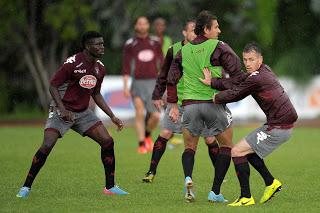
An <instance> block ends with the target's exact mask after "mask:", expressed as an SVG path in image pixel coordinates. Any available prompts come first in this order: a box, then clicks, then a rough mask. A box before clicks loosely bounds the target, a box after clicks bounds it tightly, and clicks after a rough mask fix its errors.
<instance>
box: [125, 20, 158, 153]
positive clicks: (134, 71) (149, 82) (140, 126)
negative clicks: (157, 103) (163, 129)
mask: <svg viewBox="0 0 320 213" xmlns="http://www.w3.org/2000/svg"><path fill="white" fill-rule="evenodd" d="M149 27H150V25H149V20H148V19H147V17H145V16H140V17H138V18H137V20H136V23H135V27H134V28H135V36H134V37H133V38H130V39H128V40H127V42H126V43H125V45H124V47H123V61H122V74H123V83H124V88H123V91H124V95H125V96H126V97H128V98H129V97H131V98H132V101H133V105H134V108H135V128H136V132H137V136H138V150H137V151H138V153H139V154H145V153H147V152H148V151H151V150H152V147H153V141H152V138H151V131H152V130H153V129H155V128H156V127H157V125H158V122H159V120H160V113H159V112H158V111H157V110H156V108H155V107H154V106H153V104H152V100H151V96H152V89H151V88H154V86H155V84H156V79H157V77H158V72H159V70H160V66H161V64H162V62H163V54H162V50H161V45H160V43H159V39H157V38H155V37H152V36H149ZM130 76H131V77H132V84H131V88H129V85H128V81H129V77H130ZM145 114H146V116H147V117H145ZM145 121H147V122H145Z"/></svg>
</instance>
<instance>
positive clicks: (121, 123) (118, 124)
mask: <svg viewBox="0 0 320 213" xmlns="http://www.w3.org/2000/svg"><path fill="white" fill-rule="evenodd" d="M111 121H112V122H113V123H114V124H115V125H117V127H118V129H117V131H121V130H122V129H123V126H124V124H123V122H122V120H120V119H119V118H117V117H116V116H113V117H112V118H111Z"/></svg>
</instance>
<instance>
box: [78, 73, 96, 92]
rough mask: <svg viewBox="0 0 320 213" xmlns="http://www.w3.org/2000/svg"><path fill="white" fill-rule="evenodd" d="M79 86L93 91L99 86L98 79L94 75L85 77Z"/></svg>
mask: <svg viewBox="0 0 320 213" xmlns="http://www.w3.org/2000/svg"><path fill="white" fill-rule="evenodd" d="M79 84H80V86H81V87H83V88H86V89H92V88H94V87H95V86H96V84H97V78H96V77H94V76H93V75H85V76H83V77H82V78H81V79H80V81H79Z"/></svg>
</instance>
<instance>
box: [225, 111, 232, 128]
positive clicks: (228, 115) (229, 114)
mask: <svg viewBox="0 0 320 213" xmlns="http://www.w3.org/2000/svg"><path fill="white" fill-rule="evenodd" d="M226 114H227V119H228V126H230V124H231V122H232V115H231V113H229V112H227V111H226Z"/></svg>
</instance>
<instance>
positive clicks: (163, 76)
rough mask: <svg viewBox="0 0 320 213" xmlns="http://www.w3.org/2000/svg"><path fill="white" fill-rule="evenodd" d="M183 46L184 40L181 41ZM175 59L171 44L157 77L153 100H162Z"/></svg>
mask: <svg viewBox="0 0 320 213" xmlns="http://www.w3.org/2000/svg"><path fill="white" fill-rule="evenodd" d="M181 44H182V46H183V45H184V43H183V41H181ZM172 60H173V47H172V46H171V47H170V48H169V49H168V51H167V54H166V57H165V58H164V62H163V64H162V66H161V71H160V73H159V76H158V78H157V82H156V86H155V87H154V90H153V93H152V100H160V99H161V98H162V96H163V94H164V92H165V91H166V88H167V76H168V72H169V69H170V65H171V62H172Z"/></svg>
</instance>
